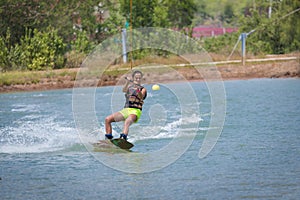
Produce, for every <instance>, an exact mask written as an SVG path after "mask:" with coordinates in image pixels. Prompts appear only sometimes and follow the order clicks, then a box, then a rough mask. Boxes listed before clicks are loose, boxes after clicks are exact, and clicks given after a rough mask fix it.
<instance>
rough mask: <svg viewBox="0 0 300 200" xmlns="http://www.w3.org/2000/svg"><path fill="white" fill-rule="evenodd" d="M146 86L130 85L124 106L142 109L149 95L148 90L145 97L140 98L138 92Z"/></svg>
mask: <svg viewBox="0 0 300 200" xmlns="http://www.w3.org/2000/svg"><path fill="white" fill-rule="evenodd" d="M143 88H144V87H143V86H140V85H134V84H133V85H130V86H129V87H128V89H127V92H126V93H125V98H126V102H125V106H124V108H138V109H140V110H142V107H143V104H144V99H146V97H147V92H146V94H145V96H144V98H143V99H140V98H139V96H138V92H140V91H142V89H143Z"/></svg>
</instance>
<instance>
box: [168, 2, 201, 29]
mask: <svg viewBox="0 0 300 200" xmlns="http://www.w3.org/2000/svg"><path fill="white" fill-rule="evenodd" d="M165 5H166V6H167V7H168V8H169V9H168V16H169V20H170V22H171V26H175V27H178V28H183V27H188V26H190V25H191V24H192V22H193V19H194V16H195V13H196V11H197V7H196V4H195V3H194V1H193V0H166V1H165Z"/></svg>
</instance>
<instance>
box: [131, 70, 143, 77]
mask: <svg viewBox="0 0 300 200" xmlns="http://www.w3.org/2000/svg"><path fill="white" fill-rule="evenodd" d="M136 74H141V75H142V77H143V73H142V72H141V71H139V70H135V71H134V72H132V78H133V77H134V75H136Z"/></svg>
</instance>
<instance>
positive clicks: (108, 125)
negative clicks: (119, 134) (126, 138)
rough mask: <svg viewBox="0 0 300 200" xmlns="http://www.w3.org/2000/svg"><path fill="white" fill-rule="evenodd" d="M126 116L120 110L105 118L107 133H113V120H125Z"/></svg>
mask: <svg viewBox="0 0 300 200" xmlns="http://www.w3.org/2000/svg"><path fill="white" fill-rule="evenodd" d="M124 120H125V119H124V117H123V115H122V114H121V113H119V112H116V113H113V114H111V115H109V116H107V117H106V118H105V131H106V134H112V127H111V123H112V122H119V121H124Z"/></svg>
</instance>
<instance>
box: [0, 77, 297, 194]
mask: <svg viewBox="0 0 300 200" xmlns="http://www.w3.org/2000/svg"><path fill="white" fill-rule="evenodd" d="M190 84H191V87H192V89H193V92H194V94H195V95H196V101H193V100H192V98H189V97H190V96H189V95H191V94H189V93H188V92H187V90H185V89H186V88H185V87H186V86H184V85H182V83H176V84H175V83H174V84H165V85H162V86H161V90H159V91H151V86H150V85H145V86H146V88H147V89H148V98H147V99H146V101H145V105H144V110H143V115H142V117H141V119H140V121H139V122H138V123H136V124H134V125H133V126H132V127H131V129H130V135H129V141H131V142H133V143H134V144H135V147H134V148H133V149H132V152H123V151H115V150H112V149H108V150H106V151H102V150H101V151H97V150H95V149H93V148H91V146H90V145H89V143H90V142H93V141H97V140H99V139H103V138H104V137H103V134H104V123H103V122H104V118H105V116H106V115H108V114H110V113H111V112H112V111H117V110H118V109H120V108H121V107H122V104H123V101H124V97H123V96H122V94H119V92H118V91H119V90H120V87H102V88H97V89H96V90H94V92H95V95H94V99H93V101H94V104H95V106H93V108H94V110H93V111H90V110H86V111H84V109H85V105H90V103H91V102H93V101H91V102H89V101H85V99H84V98H83V99H82V102H81V104H82V110H83V111H82V110H81V111H80V116H79V117H78V116H77V114H76V113H75V112H74V110H75V109H76V105H74V95H73V90H71V89H67V90H53V91H45V92H26V93H11V94H0V122H1V123H0V166H1V168H0V178H1V180H0V197H1V199H299V198H300V159H299V155H300V125H299V124H300V80H299V79H253V80H238V81H225V82H224V87H225V91H226V98H225V102H226V113H225V114H226V115H225V116H226V118H225V123H224V126H223V127H222V128H223V130H222V134H221V136H220V137H219V138H218V140H217V143H216V145H215V146H214V148H213V149H212V151H211V152H209V154H208V155H207V156H205V157H204V158H200V157H199V149H200V147H201V145H202V143H203V141H204V140H205V136H206V134H207V133H208V131H209V130H213V129H217V128H220V127H212V126H211V125H210V120H211V118H212V117H213V116H218V113H213V112H211V101H210V97H211V95H210V93H209V91H208V89H207V86H206V84H205V83H204V82H192V83H190ZM171 87H175V88H180V89H179V90H178V91H175V92H174V91H172V90H170V88H171ZM179 93H180V94H179ZM182 94H184V95H185V96H187V97H188V98H187V99H188V100H186V99H185V100H184V102H180V101H179V98H178V96H180V95H182ZM115 95H116V96H115ZM119 95H121V96H119ZM114 99H119V100H120V101H116V102H115V100H114ZM189 99H191V100H189ZM193 104H197V105H193ZM198 107H199V110H195V109H190V108H198ZM79 110H80V108H79ZM184 112H185V114H188V116H190V117H188V118H187V119H184V120H183V119H182V116H183V115H185V114H183V113H184ZM90 116H95V118H91V120H89V117H90ZM77 117H78V119H79V118H80V117H81V118H85V117H86V119H87V120H86V121H87V122H86V123H85V124H84V125H81V124H79V123H78V121H76V119H77ZM195 124H197V126H196V129H195V126H194V125H195ZM85 128H86V129H85ZM113 128H114V132H113V134H114V136H115V137H117V136H118V134H119V133H120V131H121V129H122V123H118V124H114V125H113ZM174 138H181V139H179V140H178V141H179V142H180V143H178V145H177V146H178V151H180V149H181V146H180V144H186V143H187V144H188V143H189V142H186V141H191V142H190V145H188V147H187V148H184V147H183V149H184V152H183V153H182V154H180V156H179V157H178V158H176V156H175V159H174V157H172V156H173V154H172V152H168V154H167V155H170V156H169V157H159V156H158V157H155V156H154V157H151V160H152V161H151V162H148V160H147V159H148V157H149V153H151V152H153V153H155V152H158V154H163V153H164V152H163V150H164V149H168V145H169V144H170V143H172V141H174ZM181 142H182V143H181ZM173 151H174V152H175V153H176V149H175V150H174V149H173ZM155 155H156V154H155ZM172 159H174V160H173V161H172ZM128 160H130V162H131V163H129V164H128ZM168 160H170V162H169V163H168V162H166V163H167V164H165V165H162V166H160V164H161V163H164V162H165V161H168ZM146 161H147V163H145V162H146ZM127 165H128V167H130V166H132V165H133V166H134V167H133V168H132V169H128V168H127ZM156 165H157V166H156ZM149 166H150V167H151V166H153V168H151V170H148V171H147V170H145V171H143V169H145V168H146V167H149ZM137 170H139V171H137Z"/></svg>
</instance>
